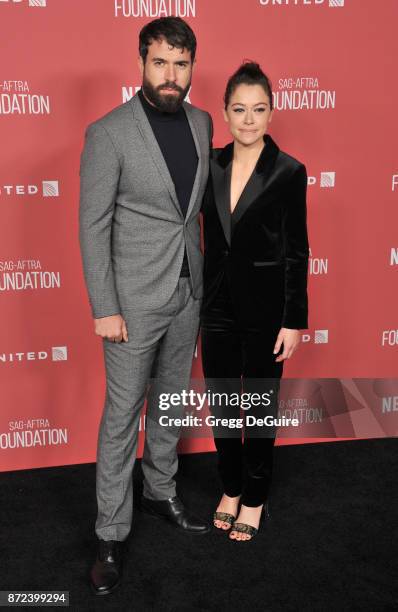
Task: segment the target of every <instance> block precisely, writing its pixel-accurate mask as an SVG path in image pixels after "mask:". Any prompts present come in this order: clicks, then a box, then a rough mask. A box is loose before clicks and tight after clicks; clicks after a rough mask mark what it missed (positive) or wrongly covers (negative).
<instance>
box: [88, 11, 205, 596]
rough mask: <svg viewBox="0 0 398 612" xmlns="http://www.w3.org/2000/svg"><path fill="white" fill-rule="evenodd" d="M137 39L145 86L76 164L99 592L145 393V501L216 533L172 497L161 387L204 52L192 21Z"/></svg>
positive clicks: (187, 342) (168, 383) (185, 266)
mask: <svg viewBox="0 0 398 612" xmlns="http://www.w3.org/2000/svg"><path fill="white" fill-rule="evenodd" d="M139 43H140V44H139V50H140V57H139V66H140V69H141V72H142V76H143V83H142V89H141V91H140V92H139V93H138V94H136V95H135V96H134V97H133V98H132V99H131V100H130V101H129V102H127V103H125V104H122V105H121V106H118V107H117V108H115V109H114V110H113V111H111V112H110V113H108V114H107V115H105V117H102V118H101V119H99V120H98V121H96V122H94V123H92V124H91V125H90V126H89V127H88V129H87V132H86V141H85V146H84V150H83V153H82V157H81V169H80V176H81V197H80V244H81V251H82V258H83V268H84V275H85V279H86V284H87V289H88V294H89V299H90V304H91V308H92V313H93V317H94V323H95V333H96V334H97V335H99V336H101V337H102V339H103V348H104V355H105V369H106V383H107V385H106V399H105V406H104V411H103V415H102V420H101V424H100V430H99V437H98V451H97V502H98V516H97V521H96V526H95V527H96V534H97V536H98V538H99V548H98V555H97V558H96V561H95V564H94V566H93V568H92V570H91V574H90V578H91V586H92V588H93V590H94V592H95V593H96V594H101V595H102V594H106V593H109V592H111V591H112V590H114V589H115V588H116V587H117V586H118V584H120V579H121V558H122V555H121V552H122V549H121V546H122V545H121V542H122V541H123V540H125V539H126V538H127V536H128V534H129V531H130V528H131V520H132V508H133V504H132V501H133V500H132V495H133V489H132V470H133V465H134V460H135V455H136V449H137V438H138V429H139V419H140V412H141V409H142V407H143V404H144V400H145V397H146V395H147V418H146V439H145V448H144V454H143V459H142V469H143V473H144V493H143V499H142V507H143V509H144V510H145V511H147V512H149V513H151V514H154V515H158V516H161V517H163V518H165V519H167V520H169V521H171V522H172V523H173V524H174V525H175V526H177V527H179V528H180V529H183V530H185V531H187V532H189V533H192V534H202V533H206V532H207V531H208V525H207V523H205V522H204V521H203V520H201V519H199V518H197V517H195V516H194V515H192V514H191V513H190V512H188V511H187V509H186V508H185V507H184V505H183V504H182V502H181V500H180V499H179V498H178V497H177V495H176V485H175V480H174V476H175V473H176V470H177V452H176V444H177V442H178V438H179V433H180V431H179V428H178V427H162V426H161V425H160V424H159V407H158V403H157V401H156V398H157V397H158V394H159V392H160V391H161V392H167V391H171V392H174V391H177V390H178V389H179V390H180V391H181V390H182V389H184V388H185V389H186V388H188V387H189V380H190V373H191V364H192V358H193V353H194V349H195V344H196V339H197V334H198V327H199V309H200V302H201V297H202V254H201V251H200V228H199V219H198V217H199V211H200V207H201V201H202V197H203V193H204V190H205V186H206V182H207V176H208V161H209V149H210V143H211V136H212V125H211V118H210V115H209V114H208V113H206V112H204V111H201V110H199V109H197V108H195V107H193V106H191V105H190V104H188V103H186V102H185V101H184V99H185V97H186V94H187V93H188V91H189V88H190V83H191V77H192V69H193V64H194V59H195V51H196V39H195V35H194V33H193V31H192V30H191V28H190V27H189V26H188V24H187V23H186V22H184V21H183V20H182V19H180V18H176V17H165V18H162V19H157V20H155V21H152V22H151V23H149V24H147V25H146V26H145V27H144V28H143V29H142V31H141V33H140V41H139ZM151 378H153V382H152V384H149V383H150V380H151ZM148 385H149V386H150V391H149V393H147V391H148ZM182 410H183V407H182V406H178V407H176V408H175V409H174V414H173V416H175V415H176V414H177V415H179V416H181V414H182Z"/></svg>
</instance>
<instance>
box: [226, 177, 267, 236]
mask: <svg viewBox="0 0 398 612" xmlns="http://www.w3.org/2000/svg"><path fill="white" fill-rule="evenodd" d="M264 185H265V181H264V176H263V175H262V174H257V173H256V172H253V174H252V175H251V177H250V178H249V180H248V181H247V183H246V185H245V188H244V189H243V191H242V193H241V196H240V198H239V200H238V202H237V204H236V206H235V208H234V212H233V213H232V227H235V225H236V224H237V223H238V221H239V220H240V219H241V218H242V216H243V215H244V214H245V212H246V211H247V209H248V208H249V206H250V204H252V202H254V200H255V199H256V198H257V197H258V196H259V195H260V194H261V193H262V192H263V191H264Z"/></svg>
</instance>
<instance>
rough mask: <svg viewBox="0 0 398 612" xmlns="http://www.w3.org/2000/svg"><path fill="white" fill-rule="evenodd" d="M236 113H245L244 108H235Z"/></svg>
mask: <svg viewBox="0 0 398 612" xmlns="http://www.w3.org/2000/svg"><path fill="white" fill-rule="evenodd" d="M234 113H243V108H234Z"/></svg>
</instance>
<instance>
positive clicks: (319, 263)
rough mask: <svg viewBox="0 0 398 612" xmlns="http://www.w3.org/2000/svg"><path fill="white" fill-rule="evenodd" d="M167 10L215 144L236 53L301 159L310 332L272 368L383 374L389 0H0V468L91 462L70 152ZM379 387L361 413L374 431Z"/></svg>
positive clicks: (392, 67) (392, 352)
mask: <svg viewBox="0 0 398 612" xmlns="http://www.w3.org/2000/svg"><path fill="white" fill-rule="evenodd" d="M166 15H179V16H181V17H183V18H185V19H187V21H188V22H189V23H190V25H191V26H192V27H193V28H194V30H195V33H196V35H197V38H198V54H197V64H196V67H195V71H194V79H193V85H192V89H191V92H190V95H189V97H190V100H191V102H192V103H193V104H195V105H196V106H199V107H201V108H204V109H206V110H208V111H209V112H210V113H211V114H212V116H213V119H214V124H215V138H214V144H215V146H222V145H224V144H225V143H226V142H228V141H229V140H230V137H229V134H228V130H227V126H226V124H225V123H224V121H223V118H222V97H223V92H224V87H225V83H226V80H227V78H228V77H229V76H230V74H231V73H232V72H233V71H234V70H235V69H236V68H237V67H238V66H239V65H240V63H241V62H242V60H244V59H252V60H256V61H258V62H259V63H260V64H261V66H262V68H263V69H264V71H265V72H267V73H268V75H269V76H270V78H271V80H272V82H273V88H274V103H275V108H276V112H275V116H274V120H273V123H272V130H271V133H272V136H273V138H274V139H275V140H276V142H277V143H278V144H279V146H280V147H281V149H282V150H285V151H287V152H288V153H290V154H291V155H293V156H295V157H297V158H298V159H300V160H301V161H303V162H304V163H305V164H306V166H307V171H308V175H309V185H308V226H309V237H310V247H311V259H310V276H309V299H310V329H309V330H308V331H306V332H304V335H303V342H302V346H301V347H300V349H299V351H297V353H296V354H295V355H294V358H293V359H292V360H291V361H289V362H288V363H287V364H286V367H285V376H286V377H293V378H300V379H304V378H311V379H314V378H331V377H332V378H333V377H336V378H339V377H340V378H344V377H347V378H350V379H352V378H356V377H358V378H364V377H369V378H377V377H379V378H393V377H395V376H396V372H397V367H396V364H397V355H398V331H397V328H398V313H397V293H396V280H397V268H398V236H397V227H398V155H397V136H398V133H397V132H398V130H397V121H396V113H397V93H398V84H397V79H396V61H397V57H398V42H397V36H396V24H397V21H398V4H397V2H396V0H380V1H379V2H374V1H373V0H234V1H233V2H231V1H230V0H217V1H214V0H0V34H1V47H2V51H1V56H0V63H1V69H0V129H1V150H0V159H1V163H0V300H1V319H0V372H1V412H0V470H12V469H22V468H28V467H40V466H51V465H62V464H72V463H80V462H89V461H94V460H95V452H96V442H97V430H98V424H99V419H100V416H101V412H102V406H103V398H104V387H105V379H104V366H103V357H102V347H101V341H100V340H99V339H98V338H97V337H96V336H94V334H93V324H92V320H91V316H90V311H89V305H88V300H87V295H86V290H85V286H84V282H83V275H82V268H81V261H80V252H79V245H78V201H79V196H78V193H79V158H80V152H81V149H82V145H83V137H84V131H85V127H86V126H87V124H88V123H90V122H92V121H94V120H95V119H97V118H98V117H100V116H101V115H103V114H105V113H106V112H108V111H109V110H110V109H112V108H113V107H115V106H117V105H119V104H121V103H122V102H125V101H127V100H128V99H129V98H130V97H131V96H132V95H133V94H134V93H135V92H136V90H137V88H139V86H140V75H139V71H138V66H137V56H138V51H137V47H138V45H137V40H138V32H139V30H140V29H141V27H142V26H143V25H144V24H145V23H147V22H148V21H149V20H151V19H154V18H156V17H161V16H166ZM194 376H196V377H200V376H201V367H200V362H199V360H198V359H196V360H195V363H194ZM349 392H350V394H351V396H352V397H354V398H355V399H356V401H357V402H358V405H359V406H360V404H361V398H362V397H363V396H362V395H361V393H360V392H358V389H357V387H355V385H354V386H353V388H352V389H350V391H349ZM387 395H388V393H387ZM396 395H397V394H395V395H394V392H393V391H391V393H390V395H389V396H388V397H383V398H382V399H383V402H382V403H381V404H380V414H378V415H377V414H376V415H373V416H372V418H373V419H374V421H375V423H376V424H377V426H378V427H379V430H380V431H379V430H378V429H377V428H376V430H375V431H376V433H377V434H378V433H379V434H380V435H382V432H384V433H385V432H386V428H385V427H384V424H383V419H384V418H385V419H392V417H393V416H394V412H395V415H396V414H397V411H398V398H397V396H396ZM336 401H338V400H336ZM300 414H301V416H302V417H303V418H304V419H305V418H306V412H305V407H304V408H301V413H300ZM303 415H304V416H303ZM340 416H342V415H340ZM310 420H311V419H310ZM352 422H354V421H352ZM387 429H388V428H387ZM361 431H362V432H363V431H364V430H361ZM361 431H357V430H356V429H355V427H354V426H353V427H352V431H351V434H352V437H358V436H360V434H361ZM388 431H389V433H390V434H391V435H396V433H397V430H396V428H395V429H394V426H393V422H392V421H391V420H390V421H389V429H388ZM337 433H338V432H337ZM331 437H333V436H331ZM281 441H282V442H285V443H288V442H291V441H292V440H291V439H287V440H285V441H283V440H281ZM293 441H296V442H297V440H293ZM140 448H142V440H141V445H140ZM212 448H213V445H212V441H211V440H203V439H202V440H200V439H194V440H184V441H183V443H182V449H183V450H184V451H188V452H190V451H195V450H207V449H212Z"/></svg>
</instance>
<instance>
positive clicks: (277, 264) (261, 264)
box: [253, 261, 283, 268]
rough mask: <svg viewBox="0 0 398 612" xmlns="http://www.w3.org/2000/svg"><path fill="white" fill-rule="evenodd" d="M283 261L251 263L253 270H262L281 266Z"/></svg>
mask: <svg viewBox="0 0 398 612" xmlns="http://www.w3.org/2000/svg"><path fill="white" fill-rule="evenodd" d="M282 264H283V261H253V266H254V267H255V268H264V267H265V266H281V265H282Z"/></svg>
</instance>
